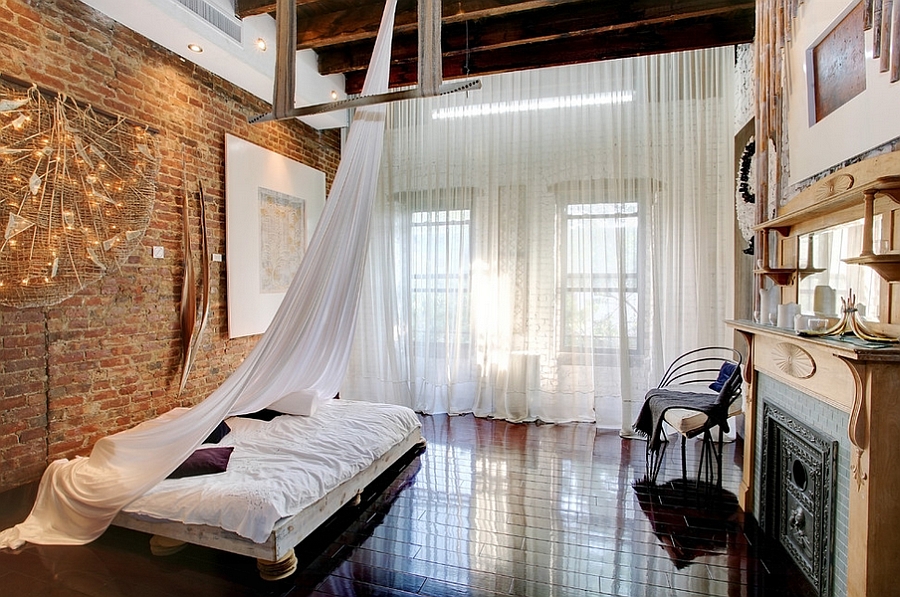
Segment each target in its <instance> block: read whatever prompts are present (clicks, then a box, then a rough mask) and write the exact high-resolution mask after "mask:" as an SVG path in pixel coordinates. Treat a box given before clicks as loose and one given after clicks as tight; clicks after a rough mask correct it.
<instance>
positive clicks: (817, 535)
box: [759, 403, 838, 597]
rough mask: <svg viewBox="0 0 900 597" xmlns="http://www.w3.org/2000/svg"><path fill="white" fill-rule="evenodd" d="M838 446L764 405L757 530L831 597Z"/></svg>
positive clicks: (821, 595)
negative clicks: (778, 545) (772, 541)
mask: <svg viewBox="0 0 900 597" xmlns="http://www.w3.org/2000/svg"><path fill="white" fill-rule="evenodd" d="M837 451H838V443H837V442H836V441H834V440H832V439H830V438H826V437H823V436H822V435H821V434H820V433H818V432H816V431H815V430H813V429H811V428H810V427H809V426H807V425H805V424H803V423H802V422H800V421H798V420H797V419H796V418H795V417H792V416H791V415H789V414H787V413H785V412H784V411H781V410H779V409H778V408H776V407H774V406H772V405H770V404H766V403H764V404H763V438H762V463H763V467H762V479H761V480H760V481H761V488H762V491H763V493H762V503H761V504H760V508H759V516H760V519H759V522H760V526H761V527H762V528H763V529H764V530H765V532H766V535H767V536H768V537H769V538H770V539H772V540H774V541H777V542H778V543H779V544H780V545H781V546H782V547H783V548H784V550H785V551H786V552H787V553H788V554H789V555H790V556H791V558H793V560H794V562H795V563H796V564H797V566H798V567H799V568H800V569H801V570H802V571H803V573H804V574H805V575H806V578H807V579H808V580H809V582H810V583H811V584H812V586H813V587H814V588H815V589H816V591H817V593H818V595H820V597H831V585H832V568H833V565H834V564H833V562H834V556H833V553H834V507H835V491H836V481H837V476H836V475H837V472H836V469H837Z"/></svg>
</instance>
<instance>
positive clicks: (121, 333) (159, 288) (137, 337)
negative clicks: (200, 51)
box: [0, 0, 340, 491]
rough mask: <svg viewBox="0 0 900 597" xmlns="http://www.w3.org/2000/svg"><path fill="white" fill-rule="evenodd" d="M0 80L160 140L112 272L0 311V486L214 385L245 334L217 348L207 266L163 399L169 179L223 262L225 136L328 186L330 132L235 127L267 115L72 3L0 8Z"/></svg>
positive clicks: (171, 247) (172, 308)
mask: <svg viewBox="0 0 900 597" xmlns="http://www.w3.org/2000/svg"><path fill="white" fill-rule="evenodd" d="M0 74H3V75H8V76H11V77H14V78H16V79H20V80H24V81H29V82H33V83H36V84H38V85H39V86H41V87H43V88H46V89H49V90H53V91H58V92H63V93H66V94H67V95H69V96H70V97H72V98H74V99H76V100H78V101H79V102H87V103H90V104H92V105H93V106H94V107H95V108H97V109H100V110H103V111H106V112H110V113H114V114H118V115H122V116H124V117H126V118H129V119H131V120H134V121H135V122H140V123H142V124H146V125H148V126H150V127H151V128H153V129H155V130H157V131H159V133H158V136H157V139H158V145H159V148H160V150H161V154H162V162H161V166H160V170H159V176H158V178H157V194H156V201H155V204H154V208H153V215H152V219H151V223H150V228H149V229H148V231H147V233H146V235H145V236H144V239H143V243H142V246H141V247H140V248H139V249H138V250H137V251H135V253H134V254H132V256H131V257H130V258H129V259H128V261H127V263H126V264H124V265H123V266H122V267H121V268H120V271H113V272H110V273H108V274H107V275H106V277H104V278H103V279H102V280H100V281H99V282H98V283H96V284H93V285H91V286H89V287H87V288H85V289H83V290H82V291H81V292H79V293H78V294H76V295H75V296H74V297H72V298H70V299H68V300H66V301H64V302H62V303H60V304H58V305H54V306H51V307H45V308H29V309H14V308H9V307H3V306H0V491H2V490H3V489H7V488H10V487H14V486H17V485H20V484H22V483H25V482H29V481H32V480H35V479H37V478H38V477H39V476H40V474H41V473H42V472H43V470H44V468H45V467H46V464H47V462H48V461H49V460H53V459H56V458H61V457H72V456H74V455H77V454H86V453H88V452H89V451H90V448H91V446H92V445H93V444H94V442H96V440H97V439H99V438H100V437H103V436H105V435H107V434H109V433H113V432H116V431H120V430H123V429H126V428H129V427H131V426H133V425H134V424H136V423H138V422H140V421H143V420H146V419H148V418H151V417H153V416H155V415H157V414H159V413H161V412H165V411H167V410H169V409H170V408H172V407H174V406H178V405H190V404H194V403H196V402H198V401H199V400H201V399H202V398H204V397H205V396H207V395H208V394H209V393H210V392H211V391H213V390H214V389H215V388H217V387H218V386H219V385H220V384H221V383H222V381H223V380H224V379H225V378H226V377H227V376H228V375H229V374H230V373H231V372H232V371H233V370H234V369H235V367H236V366H237V365H238V364H239V363H240V362H241V361H242V360H243V358H244V357H245V356H246V355H247V353H248V351H249V350H250V349H251V348H252V347H253V345H254V344H255V342H256V340H257V337H250V338H239V339H235V340H229V339H228V335H227V329H226V325H227V317H226V302H225V301H226V296H225V292H226V283H225V268H224V267H223V264H221V263H213V264H212V292H211V295H210V299H211V317H210V322H209V324H208V326H207V328H206V331H205V332H204V336H203V339H202V342H201V346H200V350H199V354H198V356H197V360H196V361H195V364H194V367H193V369H192V372H191V377H190V380H189V382H188V385H187V387H186V389H185V392H184V393H183V395H182V396H181V398H180V399H179V398H176V393H177V390H178V384H179V381H180V375H181V368H180V362H181V360H180V359H181V349H180V340H179V318H178V312H179V304H180V300H181V277H182V273H183V265H182V250H181V242H182V241H181V198H182V196H183V193H184V186H183V184H182V181H183V180H185V179H186V180H187V184H188V189H190V190H192V191H196V189H197V183H198V181H200V182H202V183H203V186H204V190H205V192H206V200H207V203H206V205H207V224H208V227H209V240H210V250H211V251H212V252H215V253H224V252H225V237H224V236H225V205H224V194H225V170H224V162H225V155H224V154H225V147H224V135H225V133H231V134H233V135H235V136H238V137H241V138H243V139H246V140H248V141H251V142H253V143H256V144H257V145H261V146H263V147H266V148H269V149H271V150H273V151H276V152H278V153H281V154H283V155H286V156H288V157H290V158H292V159H295V160H298V161H300V162H302V163H304V164H307V165H309V166H312V167H314V168H317V169H320V170H323V171H324V172H325V174H326V184H327V185H329V186H330V184H331V182H332V180H333V177H334V173H335V170H336V168H337V162H338V160H339V157H340V134H339V131H336V130H332V131H324V132H319V131H316V130H314V129H312V128H309V127H307V126H305V125H303V124H301V123H298V122H281V123H266V124H259V125H249V124H248V123H247V117H248V116H251V115H254V114H258V113H261V112H265V111H267V110H268V106H267V105H266V104H264V103H263V102H261V101H259V100H258V99H257V98H255V97H254V96H252V95H250V94H249V93H246V92H244V91H242V90H241V89H239V88H237V87H235V86H233V85H231V84H230V83H228V82H226V81H223V80H222V79H220V78H218V77H217V76H215V75H213V74H211V73H209V72H207V71H205V70H203V69H200V68H199V67H195V66H193V65H192V64H190V63H187V62H183V61H182V60H181V59H180V58H179V57H178V56H176V55H174V54H172V53H171V52H169V51H167V50H165V49H163V48H161V47H159V46H158V45H156V44H154V43H153V42H151V41H149V40H147V39H145V38H143V37H141V36H140V35H138V34H136V33H134V32H132V31H130V30H128V29H127V28H125V27H123V26H121V25H119V24H118V23H116V22H114V21H112V20H110V19H108V18H107V17H105V16H103V15H102V14H100V13H97V12H96V11H94V10H93V9H91V8H90V7H88V6H86V5H84V4H82V3H80V2H78V1H77V0H55V1H46V0H0ZM182 149H183V154H184V160H185V163H186V167H185V168H182ZM194 206H195V207H194V211H192V216H191V221H192V231H193V233H194V236H193V242H194V253H195V255H199V251H200V244H199V236H198V235H199V219H198V215H197V213H196V202H195V203H194ZM152 246H162V247H165V255H166V256H165V258H164V259H152V257H151V249H150V247H152ZM195 266H196V267H197V268H199V262H197V261H195Z"/></svg>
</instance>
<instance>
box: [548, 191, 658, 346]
mask: <svg viewBox="0 0 900 597" xmlns="http://www.w3.org/2000/svg"><path fill="white" fill-rule="evenodd" d="M638 219H639V209H638V203H637V202H635V201H627V202H618V203H617V202H604V203H593V202H592V203H576V202H570V203H567V204H566V205H565V209H564V222H565V227H564V234H565V242H564V243H563V245H562V247H563V251H564V255H563V256H562V260H561V262H562V267H563V276H562V284H563V285H562V294H563V301H562V309H561V317H562V326H561V330H562V346H561V349H562V351H564V352H585V351H590V350H593V351H594V352H598V353H603V352H614V351H618V350H619V347H620V338H621V337H627V338H628V349H629V351H637V350H639V349H640V338H641V333H640V329H641V327H642V323H641V322H642V319H641V318H639V317H638V314H639V312H640V304H641V293H640V290H639V289H640V285H639V273H640V272H639V267H638V264H639V258H640V243H639V228H638V223H639V222H638Z"/></svg>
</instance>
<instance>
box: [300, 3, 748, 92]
mask: <svg viewBox="0 0 900 597" xmlns="http://www.w3.org/2000/svg"><path fill="white" fill-rule="evenodd" d="M636 4H637V3H632V4H631V5H629V4H627V3H608V4H606V5H598V3H597V2H595V1H591V2H581V3H573V4H571V5H569V6H565V7H554V8H550V9H542V10H534V11H531V12H529V13H517V14H513V15H508V16H506V17H502V18H501V17H495V18H487V19H479V20H477V21H472V22H468V23H455V24H449V25H445V26H444V29H443V33H442V37H443V54H444V56H454V55H457V54H465V53H467V52H468V53H470V54H471V53H472V52H484V51H488V50H496V49H501V48H506V47H511V46H516V45H522V44H533V43H538V42H547V41H553V40H555V39H564V38H579V37H590V36H594V35H599V34H602V33H606V32H610V31H615V30H624V29H631V28H640V27H647V26H658V25H663V24H666V23H671V22H674V21H683V20H689V19H697V18H703V17H715V16H717V15H722V16H725V17H729V16H733V15H739V14H744V13H746V12H748V11H749V12H751V13H752V12H753V10H754V6H755V5H754V2H753V1H752V0H749V1H745V2H741V3H735V2H733V0H695V1H693V2H683V3H681V5H680V6H679V10H678V11H677V12H676V11H674V10H673V7H672V5H671V2H643V3H641V4H642V6H640V8H638V7H637V6H636ZM750 34H751V35H752V27H751V28H750ZM373 44H374V42H373V41H371V40H367V41H365V42H358V43H352V44H345V45H342V46H338V47H334V48H331V49H329V48H325V47H320V48H318V49H317V54H318V56H319V72H320V73H322V74H323V75H327V74H336V73H349V72H351V71H354V70H359V69H364V68H366V67H367V66H368V60H369V56H371V53H372V47H373ZM415 59H416V35H415V32H413V33H410V34H404V33H399V34H398V33H395V37H394V44H393V51H392V54H391V61H392V63H400V62H405V61H409V60H415Z"/></svg>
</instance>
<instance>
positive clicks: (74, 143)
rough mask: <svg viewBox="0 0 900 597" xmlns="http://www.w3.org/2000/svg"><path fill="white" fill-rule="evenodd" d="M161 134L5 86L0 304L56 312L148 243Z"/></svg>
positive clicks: (0, 104) (0, 87)
mask: <svg viewBox="0 0 900 597" xmlns="http://www.w3.org/2000/svg"><path fill="white" fill-rule="evenodd" d="M158 166H159V157H158V154H157V151H156V146H155V140H154V138H153V134H152V133H151V132H150V131H149V130H148V129H146V128H145V127H137V126H135V125H133V124H129V123H128V122H127V121H125V120H124V119H122V118H115V117H109V116H105V115H102V114H100V113H98V112H95V111H94V110H93V109H92V108H91V107H89V106H87V107H85V106H81V105H79V104H78V103H76V102H75V101H74V100H72V99H70V98H68V97H66V96H65V95H55V96H50V95H49V94H48V95H45V94H44V93H42V92H40V91H39V90H38V89H37V87H34V86H33V87H31V88H30V89H25V90H21V89H16V88H15V87H14V86H12V85H8V84H7V83H6V82H5V81H0V230H3V231H4V233H3V236H2V238H0V304H3V305H8V306H12V307H20V308H22V307H35V306H44V305H53V304H56V303H59V302H61V301H63V300H65V299H66V298H68V297H70V296H72V295H73V294H75V293H76V292H78V291H79V290H80V289H82V288H83V287H85V286H86V285H88V284H90V283H92V282H96V281H97V280H99V279H100V278H102V277H103V276H104V275H105V274H106V272H107V271H109V270H110V269H114V268H116V267H118V266H119V265H120V264H121V263H122V262H123V261H124V260H125V259H126V258H127V257H128V256H129V255H130V254H131V253H132V252H133V250H134V249H135V248H136V247H137V246H138V245H139V244H140V242H141V239H142V237H143V235H144V232H145V231H146V230H147V227H148V225H149V223H150V213H151V210H152V208H153V201H154V199H155V196H156V173H157V169H158Z"/></svg>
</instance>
